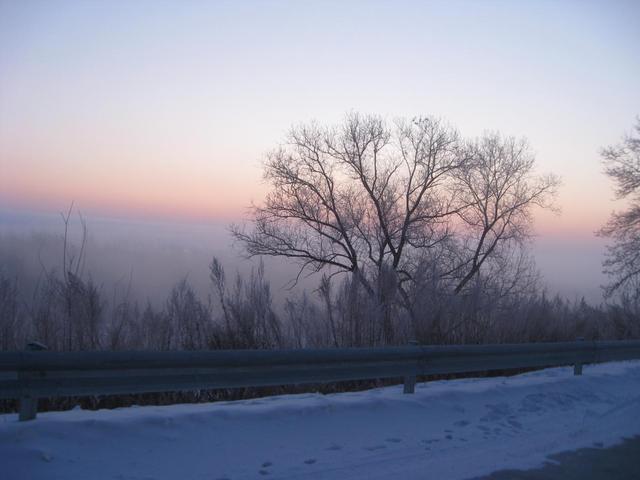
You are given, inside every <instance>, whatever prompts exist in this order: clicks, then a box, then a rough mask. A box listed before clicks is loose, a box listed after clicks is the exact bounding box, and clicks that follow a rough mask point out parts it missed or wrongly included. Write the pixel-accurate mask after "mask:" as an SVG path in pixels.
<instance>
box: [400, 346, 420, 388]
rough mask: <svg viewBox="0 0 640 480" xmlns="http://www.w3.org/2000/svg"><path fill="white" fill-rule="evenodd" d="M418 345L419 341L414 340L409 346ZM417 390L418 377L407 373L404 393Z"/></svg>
mask: <svg viewBox="0 0 640 480" xmlns="http://www.w3.org/2000/svg"><path fill="white" fill-rule="evenodd" d="M415 345H418V342H416V341H415V340H412V341H410V342H409V346H412V347H413V346H415ZM415 392H416V377H415V375H405V377H404V390H403V393H415Z"/></svg>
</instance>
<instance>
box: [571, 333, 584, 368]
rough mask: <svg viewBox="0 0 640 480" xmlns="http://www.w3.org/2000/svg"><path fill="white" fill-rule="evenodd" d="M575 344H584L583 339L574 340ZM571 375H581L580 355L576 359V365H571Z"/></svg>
mask: <svg viewBox="0 0 640 480" xmlns="http://www.w3.org/2000/svg"><path fill="white" fill-rule="evenodd" d="M576 341H577V342H584V337H578V338H576ZM573 374H574V375H582V354H581V353H578V359H577V360H576V363H574V364H573Z"/></svg>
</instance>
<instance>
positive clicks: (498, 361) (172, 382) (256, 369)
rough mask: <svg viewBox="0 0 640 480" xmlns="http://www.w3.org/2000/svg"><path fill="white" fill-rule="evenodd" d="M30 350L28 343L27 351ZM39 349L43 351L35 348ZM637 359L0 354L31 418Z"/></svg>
mask: <svg viewBox="0 0 640 480" xmlns="http://www.w3.org/2000/svg"><path fill="white" fill-rule="evenodd" d="M33 346H34V344H32V347H33ZM35 347H36V349H38V347H42V346H41V345H39V344H35ZM638 358H640V341H638V340H630V341H608V342H585V341H576V342H560V343H526V344H504V345H450V346H449V345H447V346H417V345H410V346H401V347H386V348H338V349H317V350H217V351H168V352H147V351H130V352H117V351H110V352H107V351H104V352H103V351H91V352H49V351H42V350H40V351H33V348H32V349H31V351H21V352H0V398H17V399H19V400H20V407H19V418H20V420H21V421H23V420H31V419H33V418H35V417H36V413H37V401H38V398H43V397H61V396H76V395H77V396H82V395H109V394H133V393H149V392H168V391H181V390H197V389H215V388H234V387H260V386H273V385H290V384H305V383H325V382H337V381H343V380H366V379H374V378H394V377H401V378H403V379H404V392H405V393H413V392H414V388H415V382H416V377H417V376H418V375H430V374H443V373H467V372H479V371H489V370H508V369H517V368H535V367H550V366H561V365H573V366H574V374H576V375H580V374H582V365H583V364H585V363H598V362H607V361H613V360H630V359H638Z"/></svg>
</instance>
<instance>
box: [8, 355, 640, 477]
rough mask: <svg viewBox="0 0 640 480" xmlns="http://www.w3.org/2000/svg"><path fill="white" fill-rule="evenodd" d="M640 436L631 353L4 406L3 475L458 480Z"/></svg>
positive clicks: (639, 366)
mask: <svg viewBox="0 0 640 480" xmlns="http://www.w3.org/2000/svg"><path fill="white" fill-rule="evenodd" d="M637 434H640V361H634V362H620V363H609V364H602V365H594V366H585V368H584V375H583V376H579V377H575V376H573V373H572V369H571V368H551V369H547V370H542V371H539V372H534V373H529V374H524V375H518V376H515V377H508V378H504V377H498V378H491V379H466V380H455V381H441V382H431V383H428V384H418V385H417V388H416V393H415V395H403V394H402V387H401V386H397V387H389V388H381V389H375V390H370V391H366V392H358V393H342V394H334V395H319V394H302V395H287V396H277V397H268V398H261V399H256V400H247V401H236V402H220V403H215V404H201V405H175V406H168V407H137V408H136V407H134V408H122V409H116V410H100V411H85V410H72V411H68V412H53V413H43V414H39V415H38V418H37V420H35V421H32V422H22V423H19V422H18V421H17V415H0V478H2V479H5V480H12V479H30V480H36V479H48V480H51V479H65V480H76V479H78V480H80V479H81V480H89V479H141V480H142V479H149V480H150V479H171V480H186V479H198V480H200V479H202V480H216V479H230V480H236V479H249V478H287V479H289V478H305V479H307V478H308V479H367V480H372V479H383V478H384V479H387V478H394V479H421V480H424V479H442V480H446V479H465V478H469V477H474V476H478V475H482V474H486V473H489V472H492V471H494V470H497V469H503V468H514V467H517V468H529V467H535V466H538V465H541V464H542V463H543V462H544V460H545V457H546V456H547V455H548V454H551V453H554V452H559V451H563V450H570V449H576V448H581V447H586V446H594V445H595V446H601V447H606V446H609V445H612V444H615V443H617V442H619V441H621V440H622V438H623V437H629V436H632V435H637Z"/></svg>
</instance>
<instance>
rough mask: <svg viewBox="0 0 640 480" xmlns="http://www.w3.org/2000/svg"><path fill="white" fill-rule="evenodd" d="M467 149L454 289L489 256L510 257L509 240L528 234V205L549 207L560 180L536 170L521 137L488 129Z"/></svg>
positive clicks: (514, 241)
mask: <svg viewBox="0 0 640 480" xmlns="http://www.w3.org/2000/svg"><path fill="white" fill-rule="evenodd" d="M469 149H470V152H471V155H470V156H471V157H472V158H473V161H472V162H469V168H466V169H462V170H460V174H459V181H460V189H459V191H460V198H461V202H462V205H463V206H464V208H461V209H460V211H459V216H460V218H461V219H462V222H463V229H464V232H463V233H462V235H461V236H462V237H463V238H464V242H463V251H464V253H463V256H462V257H463V261H462V262H461V263H460V270H458V271H462V272H464V274H463V275H462V277H461V278H460V279H459V281H458V284H457V286H456V287H455V292H456V293H459V292H460V291H461V290H462V289H463V288H464V287H465V285H467V283H468V282H469V281H470V280H471V279H472V278H473V277H474V276H475V275H476V274H477V273H478V272H479V271H480V268H481V267H482V265H483V264H484V263H485V262H486V261H487V260H488V259H490V258H492V257H493V258H500V257H502V258H504V257H508V256H509V254H510V251H511V249H512V248H513V244H522V242H524V241H526V240H527V238H529V236H530V227H531V223H532V217H531V210H532V208H533V207H541V208H553V199H554V197H555V193H556V189H557V187H558V185H559V183H560V181H559V179H558V178H557V177H556V176H554V175H544V176H537V175H535V173H534V167H535V157H534V156H533V154H532V153H531V151H530V149H529V147H528V145H527V142H526V141H525V140H524V139H522V140H516V139H515V138H513V137H508V138H502V137H501V136H500V135H499V134H498V133H490V134H486V135H485V136H484V137H482V138H481V139H480V140H477V141H476V142H474V143H473V144H471V145H470V146H469Z"/></svg>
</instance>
